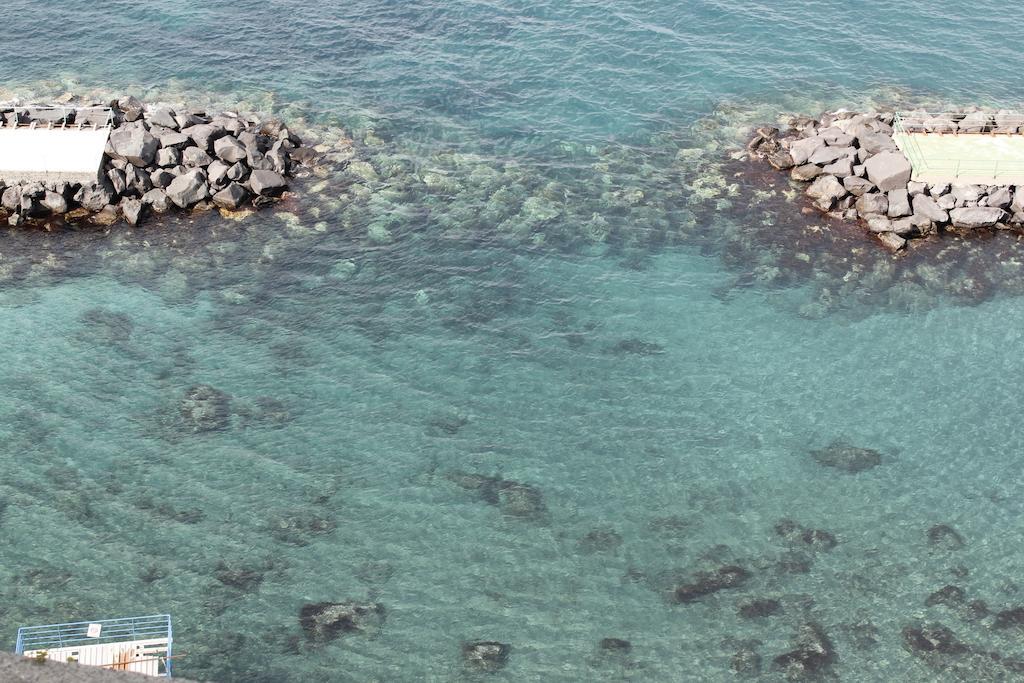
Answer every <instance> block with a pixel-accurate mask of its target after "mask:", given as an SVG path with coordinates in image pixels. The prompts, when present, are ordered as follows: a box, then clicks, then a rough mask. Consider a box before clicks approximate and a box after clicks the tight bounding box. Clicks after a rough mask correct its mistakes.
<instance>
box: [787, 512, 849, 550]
mask: <svg viewBox="0 0 1024 683" xmlns="http://www.w3.org/2000/svg"><path fill="white" fill-rule="evenodd" d="M775 534H776V535H777V536H780V537H782V538H784V539H785V540H786V541H787V542H789V543H794V544H799V545H804V546H807V547H808V548H810V549H812V550H832V548H834V547H835V546H836V543H837V541H836V537H835V536H833V535H832V534H831V533H829V532H827V531H824V530H822V529H808V528H806V527H803V526H801V525H799V524H797V523H796V522H794V521H793V520H791V519H782V520H779V522H778V523H776V525H775Z"/></svg>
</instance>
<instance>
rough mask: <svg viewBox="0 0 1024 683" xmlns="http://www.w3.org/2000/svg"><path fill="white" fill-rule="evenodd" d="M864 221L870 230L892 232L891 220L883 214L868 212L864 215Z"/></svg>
mask: <svg viewBox="0 0 1024 683" xmlns="http://www.w3.org/2000/svg"><path fill="white" fill-rule="evenodd" d="M864 222H865V223H867V224H868V230H870V231H871V232H892V221H891V220H889V219H888V218H886V217H885V216H879V215H877V214H870V215H868V216H866V217H865V219H864Z"/></svg>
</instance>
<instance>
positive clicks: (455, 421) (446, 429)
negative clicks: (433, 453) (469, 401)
mask: <svg viewBox="0 0 1024 683" xmlns="http://www.w3.org/2000/svg"><path fill="white" fill-rule="evenodd" d="M467 424H469V418H468V417H466V416H465V415H461V414H459V413H437V414H435V415H433V416H432V417H431V418H430V419H428V420H427V434H428V435H430V436H454V435H456V434H458V433H459V430H461V429H462V428H463V427H465V426H466V425H467Z"/></svg>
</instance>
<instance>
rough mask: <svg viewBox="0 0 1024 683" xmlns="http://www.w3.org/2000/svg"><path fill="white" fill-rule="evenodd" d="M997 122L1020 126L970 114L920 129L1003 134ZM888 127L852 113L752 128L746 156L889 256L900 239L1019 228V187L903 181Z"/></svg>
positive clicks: (906, 177) (907, 168) (882, 118)
mask: <svg viewBox="0 0 1024 683" xmlns="http://www.w3.org/2000/svg"><path fill="white" fill-rule="evenodd" d="M1001 115H1002V118H1000V116H1001ZM1003 119H1005V121H1016V122H1017V124H1016V125H1019V122H1020V119H1019V117H1018V118H1008V115H1007V114H1006V113H1003V112H1000V113H998V114H987V113H985V112H972V113H969V114H964V115H957V116H955V117H951V118H949V119H941V120H939V119H928V120H926V121H924V128H925V130H927V131H928V132H964V133H968V132H969V133H979V132H992V131H996V130H1004V129H1005V128H1006V126H1005V125H1004V126H1003V128H999V126H1000V121H1003ZM893 120H894V115H893V114H857V113H854V112H834V113H826V114H823V115H822V116H821V117H820V118H818V119H811V118H808V117H794V118H793V119H791V120H790V122H789V128H788V130H785V131H782V130H780V129H779V128H776V127H762V128H758V129H757V131H756V133H755V135H754V137H753V139H751V141H750V142H749V144H748V145H747V150H748V151H749V152H750V154H751V155H752V156H753V157H754V158H760V159H764V160H766V161H767V162H768V163H769V164H771V165H772V167H774V168H776V169H778V170H780V171H788V172H789V174H790V177H791V178H792V179H793V180H796V181H800V182H805V183H809V185H808V186H807V190H806V192H807V195H808V196H809V197H810V198H811V199H812V200H813V204H814V206H815V207H817V208H818V209H820V210H821V211H823V212H825V213H827V214H829V215H830V216H832V217H835V218H840V219H844V220H849V221H857V220H860V221H862V222H863V223H864V224H865V225H866V226H867V228H868V230H870V231H871V232H872V233H874V234H875V235H877V237H878V239H879V240H881V242H882V243H883V244H884V245H885V246H887V247H888V248H890V249H892V250H893V251H896V250H899V249H902V248H904V247H905V246H906V244H907V240H908V239H913V238H920V237H927V236H928V235H933V234H937V233H940V232H946V231H951V232H965V231H970V230H976V229H979V228H998V229H1007V228H1010V227H1011V226H1012V227H1018V228H1019V227H1022V226H1024V187H1021V188H1020V190H1019V191H1018V190H1017V189H1016V188H1014V187H1012V186H1006V185H999V186H984V185H950V184H948V183H943V184H929V183H922V182H913V181H911V174H912V172H913V169H912V167H911V164H910V162H909V161H908V160H907V158H906V157H905V156H904V155H903V153H902V152H901V151H900V150H899V149H898V148H897V146H896V142H895V141H894V140H893V127H892V124H893ZM1005 121H1004V123H1005Z"/></svg>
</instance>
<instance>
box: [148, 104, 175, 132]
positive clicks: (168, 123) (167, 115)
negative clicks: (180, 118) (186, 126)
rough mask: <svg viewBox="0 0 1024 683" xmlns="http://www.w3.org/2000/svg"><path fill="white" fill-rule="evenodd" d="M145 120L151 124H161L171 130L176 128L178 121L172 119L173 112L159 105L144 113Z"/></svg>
mask: <svg viewBox="0 0 1024 683" xmlns="http://www.w3.org/2000/svg"><path fill="white" fill-rule="evenodd" d="M146 120H147V121H149V123H150V124H151V125H155V126H163V127H164V128H170V129H171V130H178V122H177V121H175V120H174V112H173V111H171V110H170V109H168V108H167V107H161V108H160V109H157V110H155V111H151V112H149V113H148V114H146Z"/></svg>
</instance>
